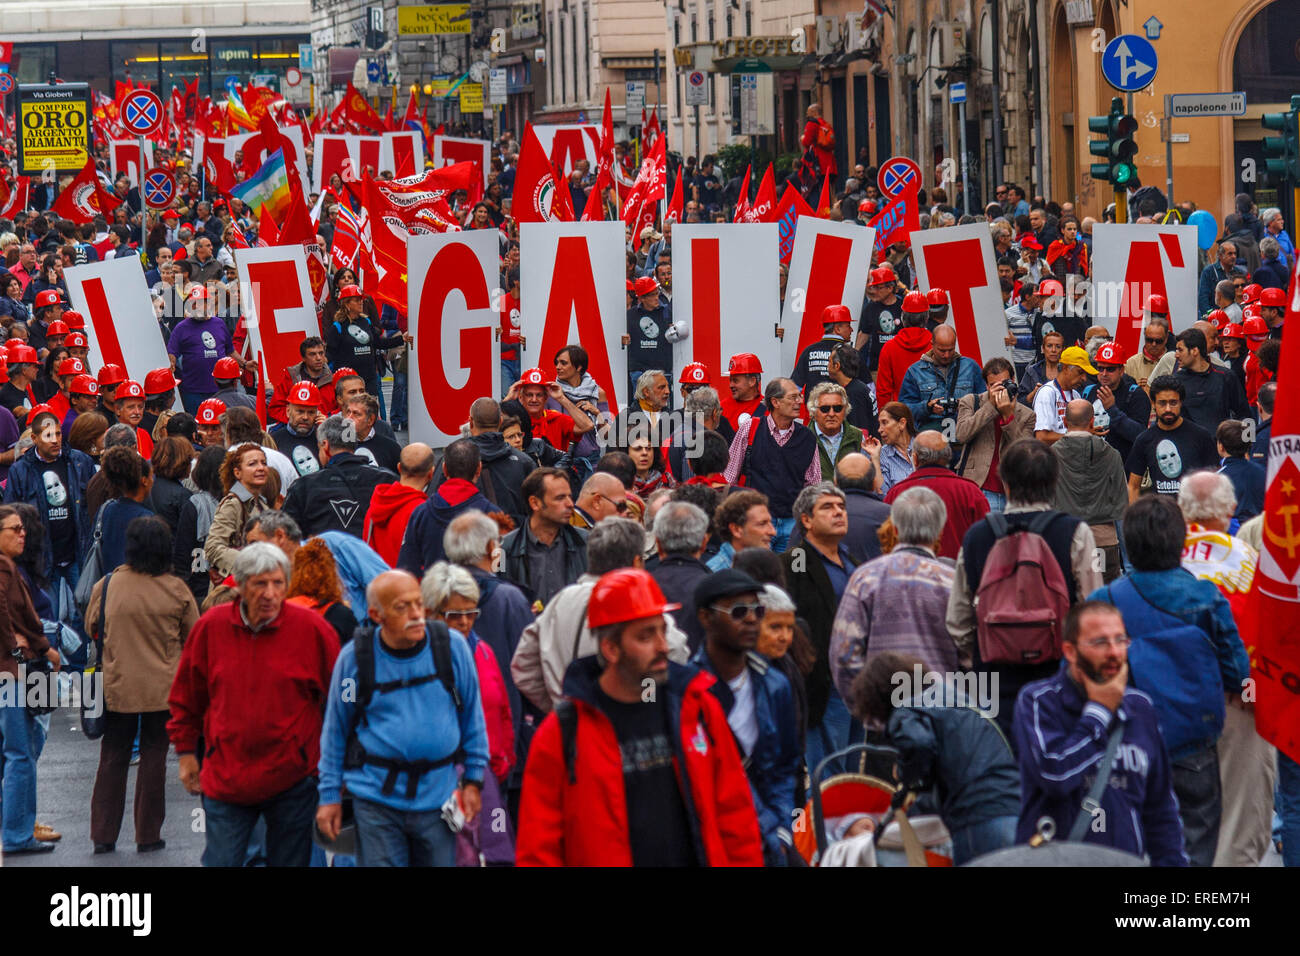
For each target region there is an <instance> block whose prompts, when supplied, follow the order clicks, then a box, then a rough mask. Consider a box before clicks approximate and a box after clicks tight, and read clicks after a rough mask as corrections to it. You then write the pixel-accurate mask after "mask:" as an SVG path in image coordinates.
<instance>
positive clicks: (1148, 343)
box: [1147, 339, 1164, 345]
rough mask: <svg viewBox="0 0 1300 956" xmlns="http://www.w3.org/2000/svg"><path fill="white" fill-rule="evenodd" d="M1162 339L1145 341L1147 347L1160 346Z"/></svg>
mask: <svg viewBox="0 0 1300 956" xmlns="http://www.w3.org/2000/svg"><path fill="white" fill-rule="evenodd" d="M1163 342H1164V339H1147V345H1160V344H1161V343H1163Z"/></svg>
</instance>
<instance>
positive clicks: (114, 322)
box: [63, 256, 168, 382]
mask: <svg viewBox="0 0 1300 956" xmlns="http://www.w3.org/2000/svg"><path fill="white" fill-rule="evenodd" d="M63 278H64V279H65V280H66V281H67V284H68V298H69V300H71V302H72V306H73V308H75V309H76V310H77V311H78V312H80V313H81V314H82V315H83V316H85V318H86V337H87V338H88V339H89V340H90V341H89V344H90V356H89V358H90V367H91V368H94V369H99V368H103V367H104V366H105V365H107V364H110V363H111V364H113V365H121V366H122V367H123V368H125V369H126V374H127V376H128V377H129V378H131V379H134V380H135V381H137V382H143V381H144V377H145V376H146V375H147V374H148V373H149V372H151V371H153V370H154V369H156V368H166V367H167V366H168V359H167V347H166V345H165V344H164V343H163V338H162V336H161V335H159V334H158V320H157V319H155V318H154V312H153V301H152V299H151V298H150V297H149V286H148V285H146V284H145V281H144V267H143V266H142V265H141V264H140V260H139V258H138V257H136V256H124V257H122V258H120V259H104V260H101V261H99V262H89V263H87V264H86V265H84V266H70V267H69V268H67V269H64V270H63Z"/></svg>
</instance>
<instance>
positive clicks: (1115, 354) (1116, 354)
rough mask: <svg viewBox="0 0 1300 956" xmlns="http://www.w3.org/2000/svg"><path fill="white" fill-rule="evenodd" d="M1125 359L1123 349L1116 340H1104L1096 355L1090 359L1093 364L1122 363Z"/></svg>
mask: <svg viewBox="0 0 1300 956" xmlns="http://www.w3.org/2000/svg"><path fill="white" fill-rule="evenodd" d="M1124 361H1125V355H1124V350H1123V349H1122V348H1120V345H1119V343H1118V342H1106V343H1105V344H1104V345H1102V346H1101V348H1099V349H1097V357H1096V358H1095V359H1093V360H1092V363H1093V364H1094V365H1123V364H1124Z"/></svg>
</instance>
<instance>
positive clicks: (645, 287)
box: [632, 276, 659, 297]
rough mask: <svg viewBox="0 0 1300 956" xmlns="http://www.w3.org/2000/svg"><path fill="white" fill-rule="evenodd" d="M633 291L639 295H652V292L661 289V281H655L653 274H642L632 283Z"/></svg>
mask: <svg viewBox="0 0 1300 956" xmlns="http://www.w3.org/2000/svg"><path fill="white" fill-rule="evenodd" d="M632 291H633V292H635V293H636V294H637V296H638V297H640V296H643V295H650V294H651V293H652V292H658V291H659V283H658V282H655V280H654V277H653V276H641V277H640V278H638V279H637V280H636V281H635V282H633V283H632Z"/></svg>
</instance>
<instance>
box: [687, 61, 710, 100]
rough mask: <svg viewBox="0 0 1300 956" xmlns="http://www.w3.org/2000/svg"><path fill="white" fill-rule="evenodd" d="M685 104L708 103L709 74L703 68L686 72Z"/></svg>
mask: <svg viewBox="0 0 1300 956" xmlns="http://www.w3.org/2000/svg"><path fill="white" fill-rule="evenodd" d="M686 105H687V106H708V105H709V74H708V73H705V72H704V71H703V70H691V72H689V73H687V74H686Z"/></svg>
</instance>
